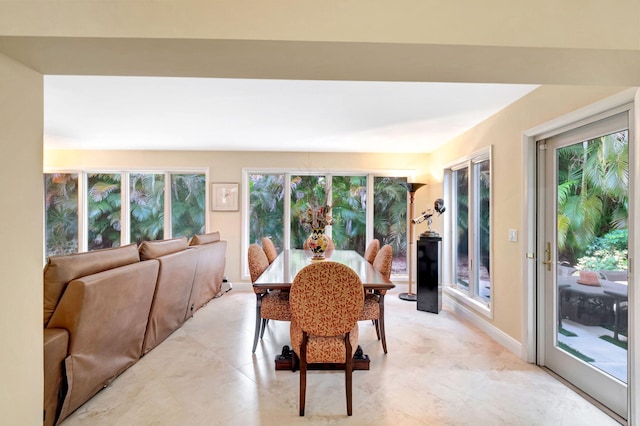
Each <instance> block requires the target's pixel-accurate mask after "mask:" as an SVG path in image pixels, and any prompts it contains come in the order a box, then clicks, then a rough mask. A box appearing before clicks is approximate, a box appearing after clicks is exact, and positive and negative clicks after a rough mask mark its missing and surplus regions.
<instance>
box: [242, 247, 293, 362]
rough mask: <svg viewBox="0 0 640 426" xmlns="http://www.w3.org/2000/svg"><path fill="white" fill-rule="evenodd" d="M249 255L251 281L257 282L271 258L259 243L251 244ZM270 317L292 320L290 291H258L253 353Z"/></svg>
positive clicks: (278, 319)
mask: <svg viewBox="0 0 640 426" xmlns="http://www.w3.org/2000/svg"><path fill="white" fill-rule="evenodd" d="M247 257H248V262H249V274H250V275H251V282H255V281H256V280H257V279H258V278H259V277H260V275H262V274H263V273H264V271H265V270H266V269H267V268H268V267H269V259H267V255H266V254H265V252H264V250H263V249H262V247H260V246H259V245H258V244H251V245H250V246H249V250H248V255H247ZM254 291H255V289H254ZM270 319H271V320H277V321H291V310H290V309H289V293H288V292H282V291H279V290H278V291H270V292H267V293H261V292H260V293H259V292H256V325H255V333H254V336H253V348H252V350H251V352H252V353H254V352H255V351H256V347H257V346H258V336H259V337H260V338H262V337H263V336H264V331H265V329H266V327H267V323H268V320H270Z"/></svg>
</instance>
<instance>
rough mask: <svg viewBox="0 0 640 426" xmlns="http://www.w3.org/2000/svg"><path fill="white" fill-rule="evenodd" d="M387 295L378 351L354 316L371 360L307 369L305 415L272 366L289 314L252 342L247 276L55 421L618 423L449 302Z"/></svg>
mask: <svg viewBox="0 0 640 426" xmlns="http://www.w3.org/2000/svg"><path fill="white" fill-rule="evenodd" d="M400 290H402V291H406V286H405V288H400V289H394V291H393V292H392V293H391V294H389V295H388V296H387V299H386V302H387V303H386V319H387V342H388V348H389V353H388V354H387V355H384V353H383V352H382V348H381V345H380V343H379V342H378V340H377V339H376V334H375V331H374V329H373V326H372V325H371V323H370V322H361V323H360V344H361V346H362V347H363V349H364V352H365V353H366V354H368V355H369V356H370V358H371V369H370V370H369V371H355V372H354V394H353V401H354V406H353V416H352V417H347V415H346V405H345V397H344V375H343V374H341V373H340V372H327V371H310V372H309V375H308V379H307V406H306V416H305V417H304V418H300V417H299V416H298V408H297V407H298V378H299V375H298V373H297V372H296V373H292V372H291V371H275V370H274V358H275V355H276V354H278V353H279V352H280V350H281V348H282V345H284V344H287V343H288V341H289V337H288V332H289V329H288V323H283V322H275V321H272V322H271V323H270V324H269V328H268V330H267V332H266V333H265V336H264V340H262V341H261V343H259V344H258V349H257V350H256V353H255V354H254V355H252V354H251V345H252V342H253V332H254V330H253V326H254V320H255V318H254V309H255V297H254V295H253V292H252V290H251V288H250V287H249V286H247V285H245V286H244V287H243V286H242V285H236V286H235V287H234V289H233V290H232V291H230V292H229V293H227V294H225V295H224V296H223V297H221V298H219V299H215V300H213V301H211V302H210V303H209V304H208V305H207V306H206V307H204V308H203V309H201V310H200V311H198V312H197V313H196V315H195V316H194V318H193V319H191V320H189V321H188V322H187V323H186V324H185V325H184V326H183V327H182V328H181V329H180V330H178V331H176V332H175V333H174V334H173V335H172V336H170V337H169V338H168V339H167V340H166V341H165V342H163V343H162V344H161V345H160V346H158V347H157V348H155V349H154V350H153V351H151V352H150V353H149V354H148V355H146V356H145V357H144V358H143V359H141V360H140V361H139V362H138V363H137V364H136V365H134V366H133V367H132V368H130V369H129V370H127V371H126V372H124V373H123V374H122V375H121V376H120V377H118V378H117V379H116V380H115V381H114V382H113V383H112V384H111V385H110V386H109V387H107V388H105V389H104V390H102V391H101V392H100V393H99V394H98V395H96V396H95V397H94V398H93V399H91V400H90V401H89V402H87V403H85V404H84V405H83V406H82V407H80V408H79V409H78V410H77V411H76V412H75V413H74V414H73V415H71V416H70V417H69V418H67V419H66V420H65V421H64V422H63V426H73V425H91V426H100V425H127V426H131V425H243V426H244V425H274V426H282V425H291V424H303V425H332V424H345V425H403V426H404V425H518V426H520V425H585V424H589V425H616V424H618V423H616V422H615V421H614V420H613V419H612V418H610V417H609V416H607V415H606V414H605V413H603V412H602V411H600V410H599V409H598V408H596V407H595V406H593V405H592V404H591V403H589V402H588V401H586V400H585V399H583V398H582V397H581V396H579V395H578V394H576V393H575V392H574V391H572V390H571V389H569V388H567V387H566V386H564V385H563V384H561V383H560V382H559V381H557V380H556V379H554V378H553V377H552V376H550V375H549V374H547V373H546V372H544V371H543V370H541V369H540V368H537V367H535V366H533V365H531V364H527V363H525V362H523V361H521V360H519V359H518V358H517V357H516V356H515V355H513V354H512V353H510V352H508V351H507V350H505V349H503V347H501V346H500V345H498V344H497V343H495V342H494V341H493V340H491V339H489V338H488V337H487V336H486V335H484V334H483V333H481V332H479V331H478V330H477V329H475V328H473V327H470V326H469V325H468V324H467V323H465V322H463V321H461V320H459V319H458V318H457V317H456V316H455V315H453V314H452V313H450V312H449V311H447V310H443V311H442V312H441V313H440V314H439V315H435V314H431V313H426V312H421V311H417V310H416V305H415V303H413V302H406V301H402V300H400V299H399V298H398V293H400Z"/></svg>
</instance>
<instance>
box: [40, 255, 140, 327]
mask: <svg viewBox="0 0 640 426" xmlns="http://www.w3.org/2000/svg"><path fill="white" fill-rule="evenodd" d="M136 262H140V257H139V255H138V248H137V246H136V245H135V244H129V245H126V246H122V247H114V248H108V249H102V250H94V251H90V252H86V253H74V254H69V255H65V256H51V257H50V258H49V259H47V264H46V265H45V267H44V326H45V327H46V325H47V323H48V322H49V319H51V315H52V314H53V311H54V310H55V308H56V306H57V305H58V301H59V300H60V298H61V297H62V294H63V293H64V291H65V289H66V286H67V284H68V283H69V282H70V281H73V280H74V279H77V278H80V277H84V276H87V275H92V274H96V273H98V272H102V271H106V270H108V269H113V268H117V267H118V266H124V265H130V264H132V263H136Z"/></svg>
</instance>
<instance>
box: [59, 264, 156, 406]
mask: <svg viewBox="0 0 640 426" xmlns="http://www.w3.org/2000/svg"><path fill="white" fill-rule="evenodd" d="M157 277H158V261H157V260H149V261H145V262H139V263H136V264H132V265H127V266H122V267H119V268H115V269H111V270H108V271H104V272H100V273H97V274H93V275H89V276H86V277H83V278H79V279H76V280H73V281H71V282H70V283H69V285H68V286H67V289H66V291H65V293H64V295H63V296H62V298H61V299H60V302H59V303H58V306H57V307H56V310H55V311H54V313H53V316H52V317H51V321H50V322H49V327H51V328H63V329H66V330H67V331H68V332H69V351H68V354H69V355H68V357H67V358H66V360H65V374H66V379H67V384H68V387H69V389H68V392H67V395H66V397H65V400H64V403H63V406H62V410H61V413H60V419H64V418H65V417H66V416H67V415H69V414H70V413H71V412H73V411H74V410H75V409H76V408H78V407H79V406H80V405H82V404H83V403H84V402H85V401H87V400H88V399H89V398H91V397H92V396H93V395H95V394H96V393H97V392H98V391H99V390H100V389H102V388H103V387H104V386H106V385H108V384H109V383H111V381H112V380H113V379H114V378H115V377H116V376H118V375H119V374H120V373H122V372H123V371H124V370H126V369H127V368H128V367H129V366H131V365H132V364H134V363H135V362H136V361H137V360H138V359H139V357H140V354H141V350H142V341H143V339H144V333H145V329H146V326H147V319H148V317H149V310H150V307H151V300H152V298H153V292H154V289H155V285H156V280H157Z"/></svg>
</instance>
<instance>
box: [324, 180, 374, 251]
mask: <svg viewBox="0 0 640 426" xmlns="http://www.w3.org/2000/svg"><path fill="white" fill-rule="evenodd" d="M331 185H332V191H333V202H332V209H331V214H332V215H333V218H334V220H335V224H334V225H333V226H332V238H333V242H334V244H335V246H336V248H338V249H349V250H356V251H357V252H359V253H360V254H364V250H365V243H366V200H367V178H366V176H334V177H333V179H332V183H331Z"/></svg>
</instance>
